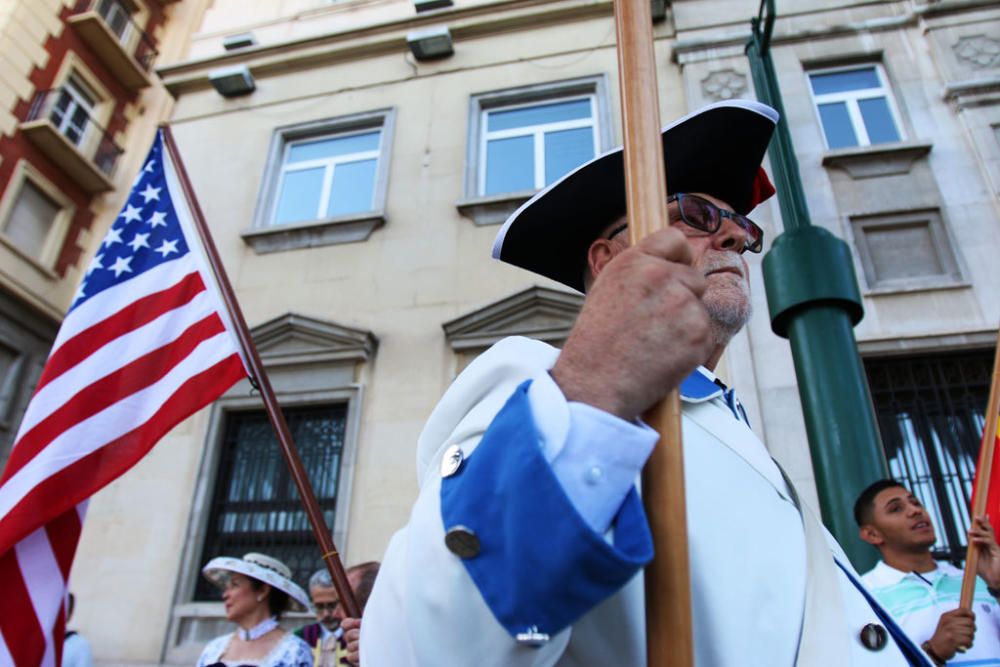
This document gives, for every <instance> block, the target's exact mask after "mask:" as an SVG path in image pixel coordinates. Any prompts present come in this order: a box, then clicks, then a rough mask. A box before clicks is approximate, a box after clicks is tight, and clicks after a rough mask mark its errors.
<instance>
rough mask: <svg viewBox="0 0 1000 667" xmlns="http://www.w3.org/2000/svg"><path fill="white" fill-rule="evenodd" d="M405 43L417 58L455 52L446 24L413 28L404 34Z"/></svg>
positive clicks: (430, 57) (440, 55) (429, 58)
mask: <svg viewBox="0 0 1000 667" xmlns="http://www.w3.org/2000/svg"><path fill="white" fill-rule="evenodd" d="M406 43H407V44H408V45H409V47H410V51H412V52H413V55H414V56H415V57H416V59H417V60H432V59H434V58H444V57H446V56H450V55H451V54H453V53H454V52H455V47H454V45H453V44H452V41H451V32H450V31H449V30H448V27H447V26H438V27H435V28H424V29H423V30H414V31H413V32H411V33H409V34H407V35H406Z"/></svg>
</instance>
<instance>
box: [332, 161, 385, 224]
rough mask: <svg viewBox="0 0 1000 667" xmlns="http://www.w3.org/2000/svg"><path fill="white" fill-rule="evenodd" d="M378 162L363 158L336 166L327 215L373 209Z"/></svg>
mask: <svg viewBox="0 0 1000 667" xmlns="http://www.w3.org/2000/svg"><path fill="white" fill-rule="evenodd" d="M376 162H377V160H362V161H360V162H348V163H346V164H338V165H337V166H336V168H335V169H334V170H333V187H332V188H330V205H329V206H328V207H327V215H329V216H330V217H333V216H335V215H345V214H347V213H361V212H362V211H370V210H372V193H373V192H374V191H375V164H376Z"/></svg>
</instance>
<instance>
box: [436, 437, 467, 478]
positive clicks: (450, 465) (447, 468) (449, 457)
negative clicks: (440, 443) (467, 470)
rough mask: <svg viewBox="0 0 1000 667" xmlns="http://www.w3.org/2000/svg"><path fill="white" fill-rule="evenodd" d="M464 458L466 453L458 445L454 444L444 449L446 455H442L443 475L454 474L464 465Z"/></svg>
mask: <svg viewBox="0 0 1000 667" xmlns="http://www.w3.org/2000/svg"><path fill="white" fill-rule="evenodd" d="M464 460H465V453H464V452H463V451H462V448H461V447H459V446H458V445H452V446H451V447H449V448H448V449H446V450H444V456H443V457H441V476H442V477H451V476H452V475H454V474H455V473H456V472H458V469H459V468H461V467H462V461H464Z"/></svg>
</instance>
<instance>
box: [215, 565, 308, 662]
mask: <svg viewBox="0 0 1000 667" xmlns="http://www.w3.org/2000/svg"><path fill="white" fill-rule="evenodd" d="M202 574H204V575H205V577H206V578H207V579H208V580H209V581H211V582H212V583H213V584H215V585H216V586H218V587H219V588H221V589H222V601H223V602H224V603H225V606H226V618H228V619H229V620H230V621H232V622H233V623H235V624H236V625H237V629H236V631H235V632H231V633H228V634H225V635H222V636H221V637H216V638H215V639H213V640H212V641H210V642H209V643H208V645H207V646H206V647H205V649H204V650H203V651H202V652H201V657H200V658H199V659H198V667H312V664H313V662H312V652H311V651H310V650H309V645H308V644H306V643H305V642H304V641H302V640H301V639H299V638H298V637H296V636H295V635H293V634H292V633H290V632H286V631H285V630H283V629H282V628H281V627H280V626H279V625H278V620H279V619H280V618H281V614H282V613H284V612H285V611H289V610H292V611H303V610H305V609H308V608H309V598H308V597H307V596H306V594H305V591H303V590H302V589H301V588H300V587H299V586H297V585H296V584H295V583H294V582H293V581H292V579H291V575H292V573H291V570H289V569H288V566H287V565H285V564H284V563H282V562H281V561H280V560H277V559H275V558H271V557H270V556H265V555H264V554H256V553H249V554H246V555H245V556H243V558H230V557H228V556H221V557H219V558H213V559H212V560H210V561H209V562H208V564H207V565H205V567H204V568H202Z"/></svg>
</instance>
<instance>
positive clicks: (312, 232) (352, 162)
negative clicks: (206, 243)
mask: <svg viewBox="0 0 1000 667" xmlns="http://www.w3.org/2000/svg"><path fill="white" fill-rule="evenodd" d="M393 118H394V112H393V110H392V109H384V110H380V111H371V112H367V113H362V114H356V115H353V116H344V117H341V118H333V119H328V120H322V121H318V122H312V123H303V124H299V125H290V126H286V127H279V128H277V129H276V130H275V132H274V137H273V138H272V141H271V149H270V152H269V154H268V159H267V165H266V166H265V167H264V172H265V173H264V182H265V186H264V187H263V188H262V189H261V192H260V198H259V199H258V202H257V210H256V213H255V215H254V222H253V225H252V227H251V228H250V229H248V230H246V231H244V232H243V234H242V236H243V239H244V241H246V242H247V243H248V244H249V245H251V246H252V247H253V249H254V250H255V251H257V252H258V253H267V252H279V251H284V250H293V249H296V248H309V247H316V246H324V245H331V244H337V243H351V242H356V241H364V240H365V239H367V238H368V237H369V236H370V235H371V233H372V232H373V231H374V230H375V229H376V228H377V227H379V226H381V225H382V224H384V223H385V193H386V181H387V179H388V176H389V157H390V147H391V145H392V128H393Z"/></svg>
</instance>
